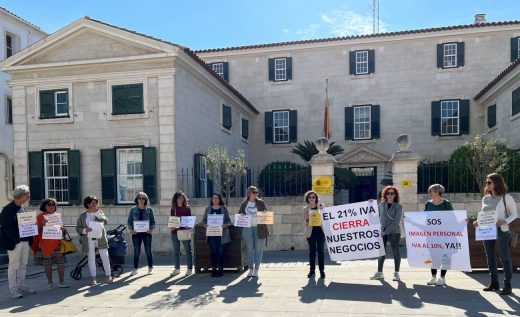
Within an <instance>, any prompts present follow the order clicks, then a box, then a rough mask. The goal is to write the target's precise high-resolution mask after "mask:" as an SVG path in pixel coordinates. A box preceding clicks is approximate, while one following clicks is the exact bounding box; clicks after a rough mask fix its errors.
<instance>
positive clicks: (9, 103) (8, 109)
mask: <svg viewBox="0 0 520 317" xmlns="http://www.w3.org/2000/svg"><path fill="white" fill-rule="evenodd" d="M5 123H6V124H13V100H12V99H11V97H6V98H5Z"/></svg>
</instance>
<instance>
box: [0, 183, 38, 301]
mask: <svg viewBox="0 0 520 317" xmlns="http://www.w3.org/2000/svg"><path fill="white" fill-rule="evenodd" d="M30 197H31V195H30V192H29V187H28V186H26V185H20V186H17V187H16V188H15V189H14V191H13V198H14V199H13V201H12V202H10V203H9V204H7V205H5V206H4V208H3V209H2V213H1V214H0V243H2V247H3V248H5V249H7V255H8V256H9V267H8V270H7V277H8V279H9V290H10V291H11V297H12V298H21V297H23V295H26V294H34V293H35V291H33V290H31V289H29V288H27V287H26V286H25V272H26V270H27V261H28V258H29V245H30V244H32V241H33V237H32V236H28V237H20V231H19V226H18V216H17V215H18V214H19V213H20V214H21V213H25V212H26V211H25V208H23V207H22V205H23V204H25V202H27V200H29V198H30ZM34 220H35V221H34V224H36V219H34Z"/></svg>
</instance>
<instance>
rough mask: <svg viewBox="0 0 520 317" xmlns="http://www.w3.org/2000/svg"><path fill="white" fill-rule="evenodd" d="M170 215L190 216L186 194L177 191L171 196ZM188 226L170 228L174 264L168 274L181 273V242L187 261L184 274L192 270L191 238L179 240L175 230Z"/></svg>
mask: <svg viewBox="0 0 520 317" xmlns="http://www.w3.org/2000/svg"><path fill="white" fill-rule="evenodd" d="M170 215H171V216H175V217H183V216H191V209H190V207H189V206H188V199H187V198H186V195H185V194H184V193H183V192H181V191H178V192H176V193H175V194H174V195H173V198H172V209H171V211H170ZM189 229H190V228H183V227H181V228H179V229H175V228H173V229H172V245H173V260H174V264H175V268H174V269H173V272H172V273H171V274H170V276H175V275H179V274H180V273H181V242H182V246H183V247H184V251H185V252H186V261H187V262H188V263H187V264H188V270H187V271H186V276H188V275H191V273H192V272H193V257H192V253H191V240H182V241H181V240H179V237H178V236H177V231H179V230H189Z"/></svg>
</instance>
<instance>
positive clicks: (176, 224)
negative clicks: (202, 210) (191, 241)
mask: <svg viewBox="0 0 520 317" xmlns="http://www.w3.org/2000/svg"><path fill="white" fill-rule="evenodd" d="M180 227H181V217H175V216H170V218H168V228H176V229H179V228H180Z"/></svg>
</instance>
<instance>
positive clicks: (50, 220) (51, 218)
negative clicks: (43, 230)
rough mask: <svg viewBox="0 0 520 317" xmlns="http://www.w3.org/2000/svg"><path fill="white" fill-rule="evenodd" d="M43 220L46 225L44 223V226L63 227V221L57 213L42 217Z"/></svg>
mask: <svg viewBox="0 0 520 317" xmlns="http://www.w3.org/2000/svg"><path fill="white" fill-rule="evenodd" d="M43 218H45V220H47V223H45V225H46V226H63V221H62V220H61V214H59V213H57V212H55V213H52V214H47V215H44V216H43Z"/></svg>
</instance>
